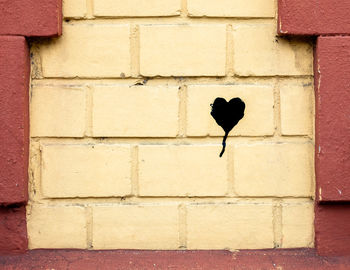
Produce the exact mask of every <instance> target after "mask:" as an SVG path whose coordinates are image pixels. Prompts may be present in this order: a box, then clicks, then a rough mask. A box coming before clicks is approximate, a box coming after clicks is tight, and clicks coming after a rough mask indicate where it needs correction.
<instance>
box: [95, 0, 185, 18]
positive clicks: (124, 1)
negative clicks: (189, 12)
mask: <svg viewBox="0 0 350 270" xmlns="http://www.w3.org/2000/svg"><path fill="white" fill-rule="evenodd" d="M180 11H181V0H146V1H145V0H95V1H94V15H95V16H96V17H99V16H110V17H157V16H176V15H180Z"/></svg>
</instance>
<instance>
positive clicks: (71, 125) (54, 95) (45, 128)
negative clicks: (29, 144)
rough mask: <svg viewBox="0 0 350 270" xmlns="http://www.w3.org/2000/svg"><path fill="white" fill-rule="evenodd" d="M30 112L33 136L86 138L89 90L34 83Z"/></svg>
mask: <svg viewBox="0 0 350 270" xmlns="http://www.w3.org/2000/svg"><path fill="white" fill-rule="evenodd" d="M30 112H31V113H30V134H31V136H32V137H39V136H43V137H83V136H84V132H85V90H84V89H83V88H81V87H68V86H67V87H66V86H39V85H34V86H33V87H32V92H31V100H30Z"/></svg>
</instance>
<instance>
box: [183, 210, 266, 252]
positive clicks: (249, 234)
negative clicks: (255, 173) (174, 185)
mask: <svg viewBox="0 0 350 270" xmlns="http://www.w3.org/2000/svg"><path fill="white" fill-rule="evenodd" d="M272 247H273V225H272V206H271V204H262V203H256V204H253V203H251V204H243V203H235V204H215V205H214V204H212V205H190V206H188V207H187V248H189V249H258V248H272Z"/></svg>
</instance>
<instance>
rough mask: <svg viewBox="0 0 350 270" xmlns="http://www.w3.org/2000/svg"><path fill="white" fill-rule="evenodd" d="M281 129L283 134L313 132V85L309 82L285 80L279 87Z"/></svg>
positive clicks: (307, 133) (308, 133)
mask: <svg viewBox="0 0 350 270" xmlns="http://www.w3.org/2000/svg"><path fill="white" fill-rule="evenodd" d="M280 94H281V130H282V134H283V135H310V134H312V133H313V104H314V102H313V96H314V93H313V85H312V83H311V82H309V83H307V82H285V83H283V84H282V85H281V87H280Z"/></svg>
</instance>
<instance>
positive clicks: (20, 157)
mask: <svg viewBox="0 0 350 270" xmlns="http://www.w3.org/2000/svg"><path fill="white" fill-rule="evenodd" d="M28 54H29V50H28V46H27V42H26V40H25V38H24V37H16V36H0V60H1V61H0V123H1V128H0V205H1V204H2V205H8V204H13V203H23V202H26V201H27V196H28V195H27V193H28V191H27V185H28V184H27V182H28V172H27V171H28V145H29V135H28V132H29V127H28V123H29V115H28V114H29V113H28V102H29V101H28V91H29V68H30V66H29V55H28Z"/></svg>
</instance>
